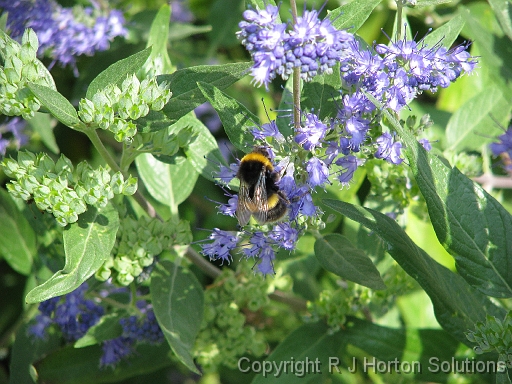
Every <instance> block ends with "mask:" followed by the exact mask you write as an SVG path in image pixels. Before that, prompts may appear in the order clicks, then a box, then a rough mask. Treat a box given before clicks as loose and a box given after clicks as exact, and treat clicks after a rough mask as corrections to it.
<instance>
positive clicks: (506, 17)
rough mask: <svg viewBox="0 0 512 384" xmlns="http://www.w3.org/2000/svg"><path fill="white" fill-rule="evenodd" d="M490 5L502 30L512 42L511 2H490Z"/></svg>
mask: <svg viewBox="0 0 512 384" xmlns="http://www.w3.org/2000/svg"><path fill="white" fill-rule="evenodd" d="M489 4H490V5H491V8H492V10H493V11H494V14H495V15H496V18H497V19H498V21H499V23H500V26H501V29H503V32H505V33H506V34H507V36H508V38H509V39H510V40H512V21H511V17H512V3H511V2H510V0H489Z"/></svg>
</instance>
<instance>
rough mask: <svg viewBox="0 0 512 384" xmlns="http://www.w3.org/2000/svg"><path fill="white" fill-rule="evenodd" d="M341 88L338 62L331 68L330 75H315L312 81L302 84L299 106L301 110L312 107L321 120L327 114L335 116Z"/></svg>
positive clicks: (327, 115)
mask: <svg viewBox="0 0 512 384" xmlns="http://www.w3.org/2000/svg"><path fill="white" fill-rule="evenodd" d="M340 89H341V77H340V67H339V64H336V66H335V67H334V68H333V73H331V74H330V75H328V74H323V75H319V76H315V77H314V78H313V80H312V81H310V82H307V83H305V84H304V88H303V90H302V100H301V106H302V109H303V110H311V109H313V110H314V111H315V112H317V113H319V114H320V115H319V117H320V119H321V120H323V119H325V118H326V117H329V116H336V114H337V113H338V109H339V104H337V103H336V102H335V100H339V98H340V92H339V90H340Z"/></svg>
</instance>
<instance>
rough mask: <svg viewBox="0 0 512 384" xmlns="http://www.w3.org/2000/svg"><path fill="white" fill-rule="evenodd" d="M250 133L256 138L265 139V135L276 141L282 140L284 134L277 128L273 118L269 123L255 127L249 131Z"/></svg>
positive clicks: (280, 141) (281, 141)
mask: <svg viewBox="0 0 512 384" xmlns="http://www.w3.org/2000/svg"><path fill="white" fill-rule="evenodd" d="M251 133H252V135H253V136H254V138H255V139H256V140H265V139H266V138H267V137H273V138H274V139H276V141H277V142H278V143H283V142H284V136H283V134H282V133H281V132H279V129H278V128H277V123H276V121H275V120H272V121H271V122H269V123H266V124H263V125H262V126H261V128H260V127H255V128H254V129H253V130H252V131H251Z"/></svg>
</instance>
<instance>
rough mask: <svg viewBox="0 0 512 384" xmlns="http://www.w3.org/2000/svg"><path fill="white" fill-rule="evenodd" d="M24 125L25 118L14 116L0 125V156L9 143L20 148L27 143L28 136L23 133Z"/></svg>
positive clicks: (25, 123)
mask: <svg viewBox="0 0 512 384" xmlns="http://www.w3.org/2000/svg"><path fill="white" fill-rule="evenodd" d="M26 125H27V122H26V120H23V119H22V118H20V117H14V118H12V119H9V120H8V121H7V122H6V123H5V124H2V125H0V156H5V151H6V150H7V148H8V147H9V146H10V145H13V146H14V147H16V149H20V147H22V146H23V145H25V144H27V143H28V137H27V136H26V135H25V134H24V133H23V130H24V129H25V127H26ZM11 135H12V137H10V136H11Z"/></svg>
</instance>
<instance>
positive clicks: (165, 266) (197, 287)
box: [150, 260, 204, 373]
mask: <svg viewBox="0 0 512 384" xmlns="http://www.w3.org/2000/svg"><path fill="white" fill-rule="evenodd" d="M150 289H151V301H152V303H153V308H154V310H155V315H156V318H157V320H158V324H159V325H160V328H161V329H162V331H163V333H164V335H165V338H166V339H167V342H168V343H169V345H170V347H171V349H172V350H173V352H174V353H175V354H176V357H177V358H178V359H179V360H180V361H181V362H182V363H183V364H185V365H186V366H187V368H188V369H190V370H191V371H193V372H195V373H199V371H198V369H197V367H196V365H195V364H194V360H193V358H192V355H191V353H190V351H191V349H192V347H193V345H194V342H195V338H196V336H197V333H198V332H199V328H200V326H201V321H202V318H203V307H204V298H203V288H202V287H201V284H199V282H198V281H197V279H196V277H195V276H194V274H193V273H192V272H190V271H189V270H186V269H183V268H181V267H178V266H176V265H175V264H173V263H171V262H170V261H168V260H163V261H162V262H160V263H159V264H158V265H157V267H156V268H155V269H154V270H153V272H152V273H151V288H150Z"/></svg>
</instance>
